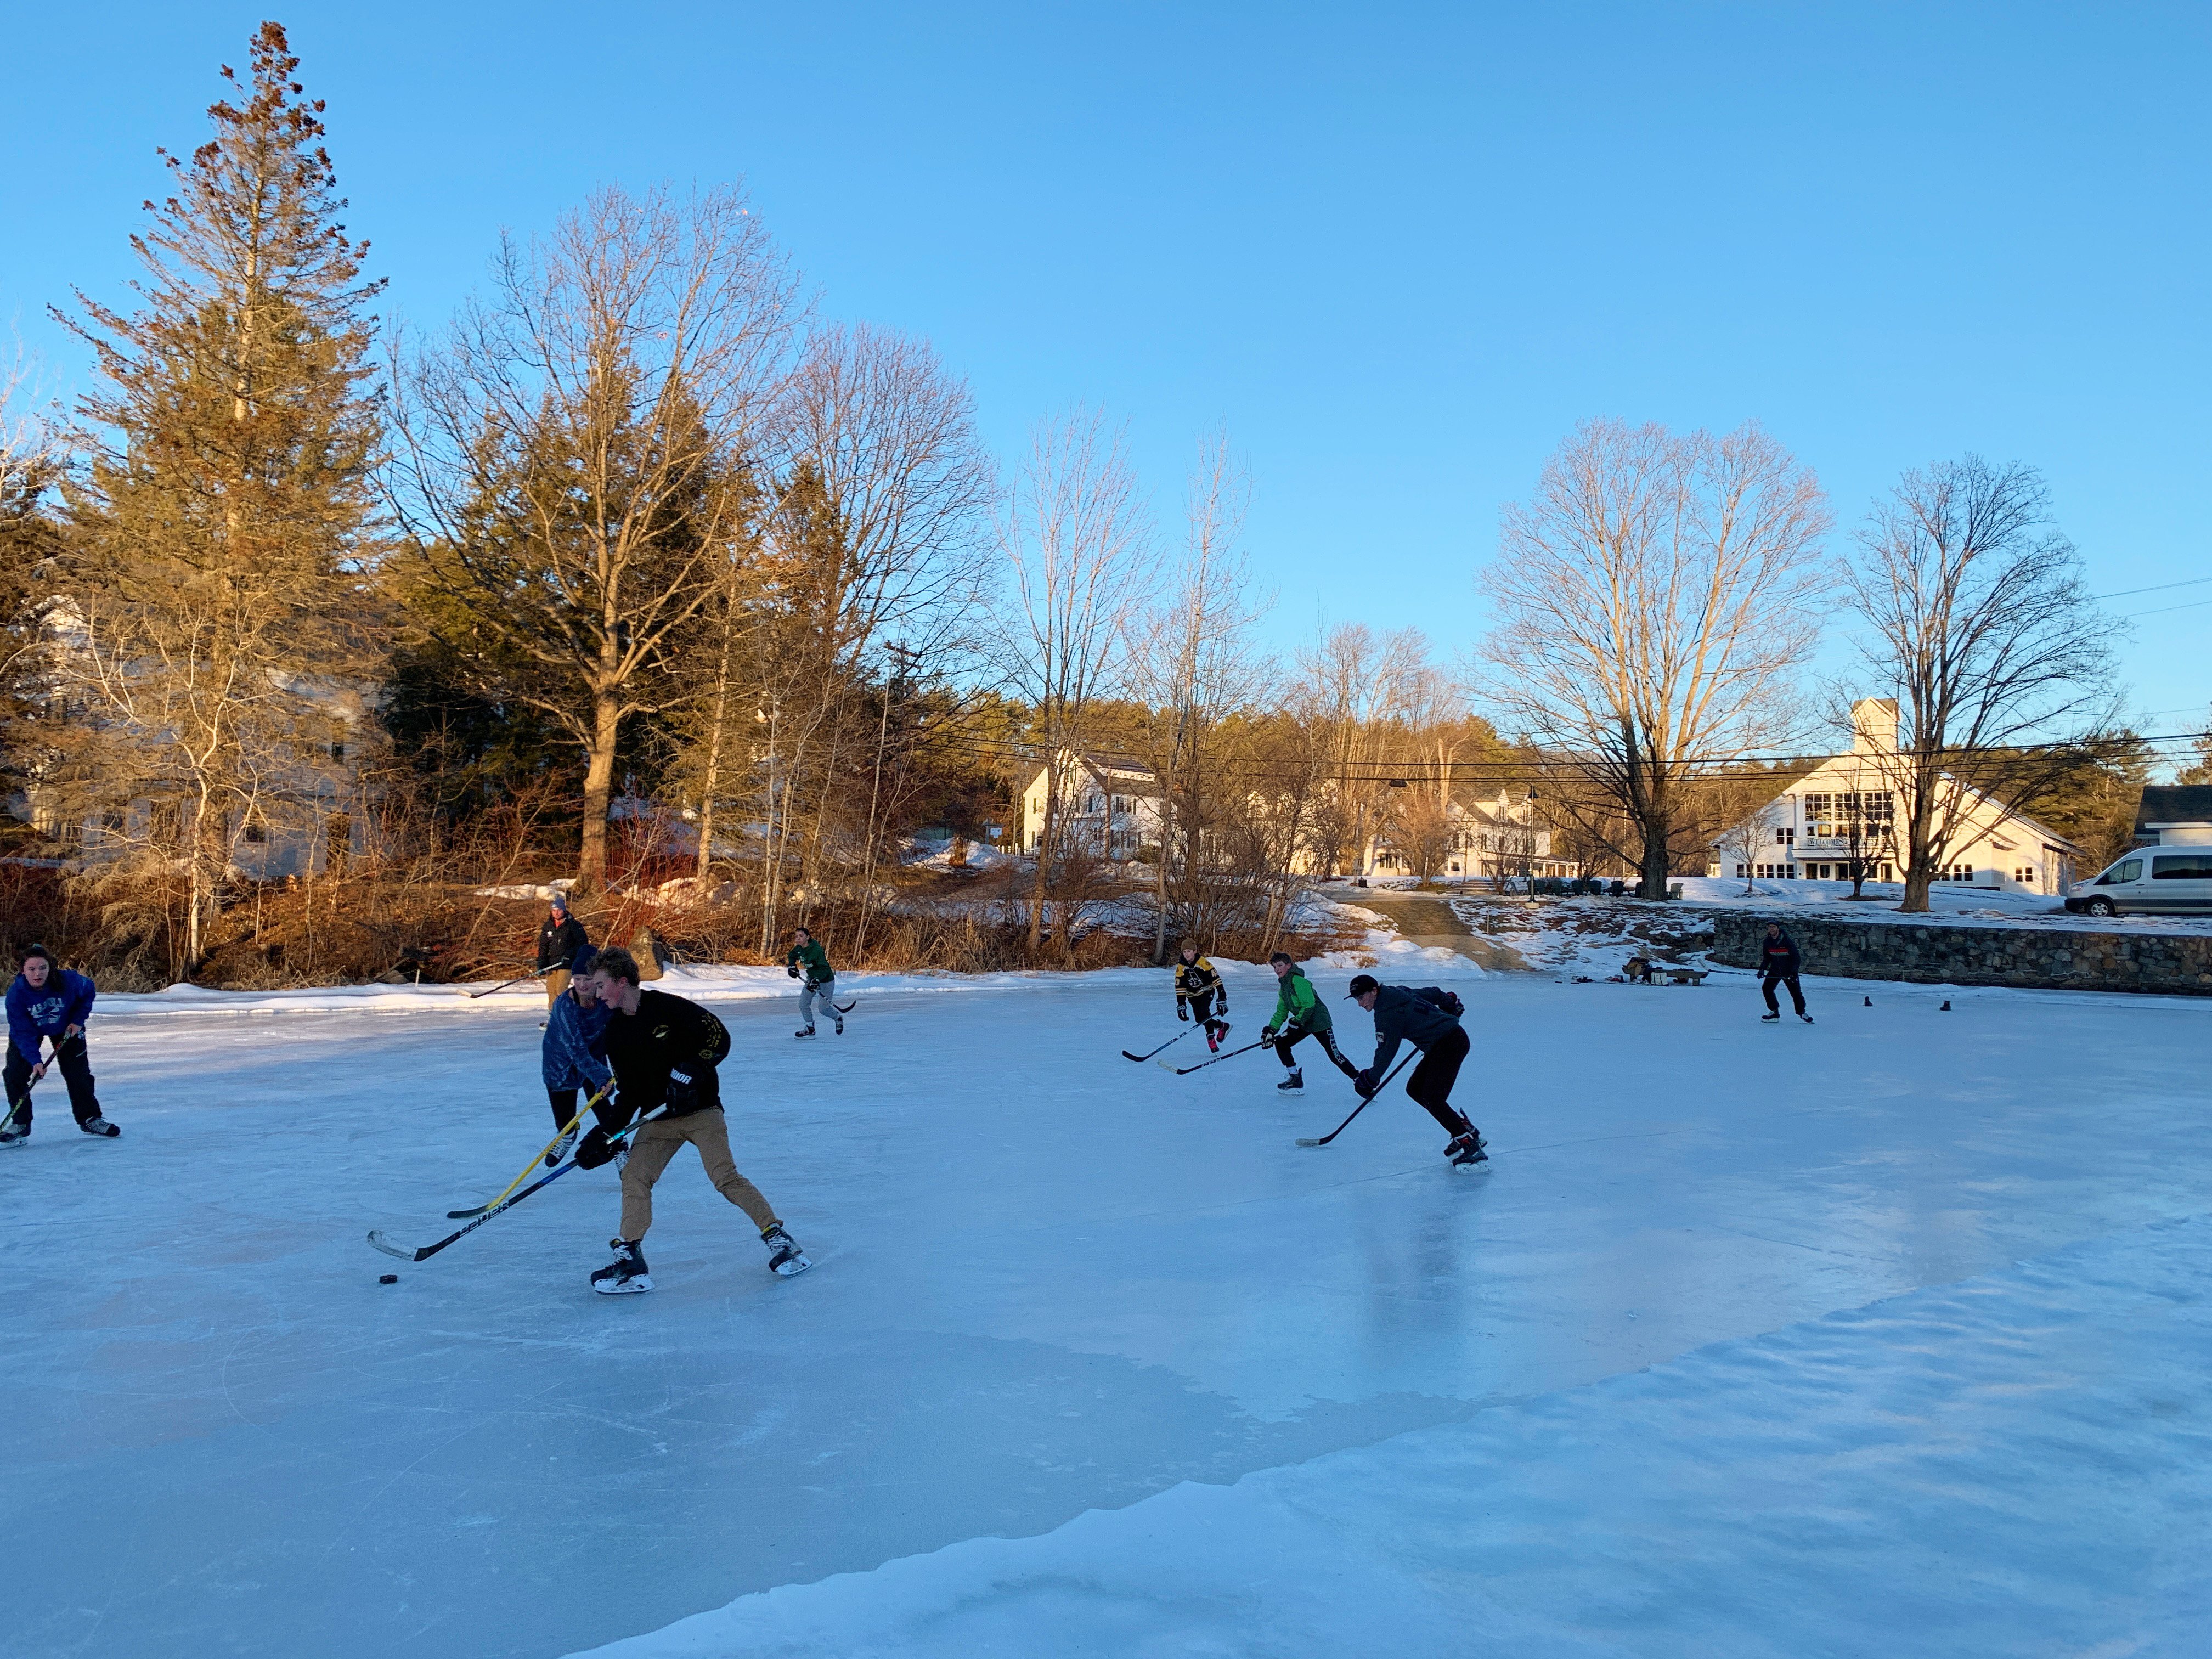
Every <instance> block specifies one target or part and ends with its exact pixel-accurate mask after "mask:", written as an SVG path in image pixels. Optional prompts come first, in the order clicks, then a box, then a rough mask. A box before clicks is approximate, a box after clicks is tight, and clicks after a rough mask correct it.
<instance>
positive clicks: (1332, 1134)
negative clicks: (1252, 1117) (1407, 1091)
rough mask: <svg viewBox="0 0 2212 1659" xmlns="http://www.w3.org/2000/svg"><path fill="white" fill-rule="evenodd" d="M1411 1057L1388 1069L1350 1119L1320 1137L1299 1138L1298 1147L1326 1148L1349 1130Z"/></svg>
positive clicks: (1353, 1110)
mask: <svg viewBox="0 0 2212 1659" xmlns="http://www.w3.org/2000/svg"><path fill="white" fill-rule="evenodd" d="M1415 1052H1416V1053H1418V1052H1419V1050H1416V1051H1415ZM1412 1063H1413V1055H1412V1054H1407V1056H1406V1058H1405V1059H1403V1060H1400V1061H1399V1062H1398V1063H1397V1064H1396V1065H1395V1066H1392V1067H1391V1068H1390V1076H1389V1077H1386V1078H1384V1079H1383V1080H1382V1081H1381V1082H1380V1083H1378V1084H1376V1085H1375V1092H1374V1093H1372V1094H1370V1095H1366V1096H1363V1097H1361V1099H1360V1102H1359V1104H1358V1105H1357V1106H1355V1107H1353V1108H1352V1117H1358V1115H1360V1114H1361V1113H1362V1112H1364V1111H1365V1110H1366V1109H1368V1108H1369V1107H1370V1106H1372V1105H1373V1104H1374V1103H1376V1101H1377V1100H1378V1099H1380V1098H1381V1097H1382V1094H1383V1091H1384V1090H1385V1089H1387V1088H1389V1086H1390V1081H1391V1079H1392V1078H1395V1077H1396V1076H1397V1075H1398V1073H1401V1072H1402V1071H1404V1070H1405V1069H1406V1067H1407V1066H1409V1065H1411V1064H1412ZM1352 1117H1347V1118H1346V1119H1345V1120H1344V1121H1343V1122H1341V1123H1340V1124H1338V1125H1337V1126H1336V1127H1334V1129H1331V1130H1330V1131H1329V1132H1328V1133H1327V1134H1325V1135H1321V1136H1319V1137H1317V1138H1316V1139H1311V1140H1308V1139H1305V1138H1304V1137H1303V1136H1301V1137H1300V1138H1299V1140H1298V1145H1299V1146H1328V1143H1329V1142H1330V1141H1332V1140H1334V1139H1336V1138H1337V1137H1338V1136H1339V1135H1340V1134H1342V1133H1344V1132H1345V1131H1346V1129H1349V1128H1350V1127H1352Z"/></svg>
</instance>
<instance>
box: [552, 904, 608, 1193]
mask: <svg viewBox="0 0 2212 1659" xmlns="http://www.w3.org/2000/svg"><path fill="white" fill-rule="evenodd" d="M598 961H599V951H598V949H597V948H596V947H595V946H592V945H583V946H581V947H580V948H579V949H578V951H576V954H575V956H574V958H573V959H572V960H571V962H570V963H569V971H570V972H571V973H572V974H574V979H572V980H571V981H569V984H568V988H567V989H566V990H564V991H562V994H560V995H559V996H557V997H555V998H554V999H553V1006H552V1007H551V1009H550V1010H549V1011H548V1012H547V1013H546V1016H545V1042H544V1050H543V1064H544V1070H545V1098H546V1100H547V1101H548V1102H549V1103H550V1104H551V1105H552V1108H553V1127H555V1128H556V1129H567V1128H568V1121H569V1119H571V1118H573V1117H574V1116H575V1115H576V1091H577V1090H579V1089H588V1090H590V1091H592V1093H593V1094H597V1093H598V1092H599V1091H600V1090H602V1089H604V1088H605V1087H606V1086H607V1079H609V1078H611V1077H612V1076H613V1075H614V1073H612V1072H611V1071H610V1070H609V1069H608V1067H607V1063H606V1061H605V1060H602V1059H600V1058H599V1055H598V1054H594V1053H593V1052H592V1049H593V1048H594V1046H595V1045H597V1044H598V1043H599V1040H600V1038H601V1036H603V1034H604V1033H605V1030H606V1029H607V1020H608V1018H609V1015H608V1012H607V1010H606V1008H605V1006H603V1005H602V1004H601V1003H600V1001H599V994H598V993H597V992H596V991H595V990H593V988H592V967H593V965H594V964H595V963H597V962H598ZM575 1144H576V1131H575V1130H574V1129H568V1133H566V1134H564V1135H562V1137H561V1139H560V1140H559V1141H558V1142H556V1144H555V1146H553V1148H552V1150H551V1151H550V1152H547V1153H546V1154H545V1167H546V1168H548V1169H549V1170H550V1169H551V1168H552V1167H553V1166H554V1165H555V1164H558V1163H559V1162H560V1161H561V1160H562V1158H566V1157H568V1150H569V1148H570V1147H572V1146H574V1145H575Z"/></svg>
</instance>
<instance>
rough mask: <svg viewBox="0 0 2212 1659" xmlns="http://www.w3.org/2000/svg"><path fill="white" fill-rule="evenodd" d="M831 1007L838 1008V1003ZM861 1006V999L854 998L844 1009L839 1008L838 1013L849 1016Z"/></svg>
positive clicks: (832, 1004)
mask: <svg viewBox="0 0 2212 1659" xmlns="http://www.w3.org/2000/svg"><path fill="white" fill-rule="evenodd" d="M829 1006H831V1007H832V1008H837V1005H836V1003H834V1002H833V1003H831V1004H830V1005H829ZM859 1006H860V998H858V997H854V999H853V1000H851V1001H850V1002H848V1003H847V1004H846V1005H845V1006H843V1007H842V1008H837V1012H839V1013H841V1014H849V1013H851V1012H853V1010H854V1009H855V1008H857V1007H859Z"/></svg>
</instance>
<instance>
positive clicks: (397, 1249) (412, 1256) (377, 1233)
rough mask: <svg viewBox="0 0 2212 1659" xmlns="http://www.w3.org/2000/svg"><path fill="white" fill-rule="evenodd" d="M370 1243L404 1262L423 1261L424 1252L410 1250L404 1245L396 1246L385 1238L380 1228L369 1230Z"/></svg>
mask: <svg viewBox="0 0 2212 1659" xmlns="http://www.w3.org/2000/svg"><path fill="white" fill-rule="evenodd" d="M368 1242H369V1243H370V1244H371V1245H372V1246H374V1248H375V1249H380V1250H381V1251H383V1252H384V1253H385V1255H396V1256H398V1258H399V1259H400V1260H401V1261H421V1260H422V1251H420V1250H410V1249H406V1248H405V1247H404V1246H403V1245H398V1244H394V1243H392V1241H391V1240H390V1239H389V1238H387V1237H385V1235H384V1231H383V1229H381V1228H380V1227H372V1228H370V1229H369V1230H368Z"/></svg>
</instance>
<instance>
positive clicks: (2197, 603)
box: [2122, 599, 2212, 617]
mask: <svg viewBox="0 0 2212 1659" xmlns="http://www.w3.org/2000/svg"><path fill="white" fill-rule="evenodd" d="M2204 605H2212V599H2191V601H2190V602H2189V603H2188V604H2187V605H2160V606H2159V607H2158V609H2156V610H2155V611H2125V612H2123V613H2122V614H2123V615H2124V616H2129V617H2163V616H2164V615H2166V612H2167V611H2195V610H2197V609H2199V608H2200V607H2202V606H2204Z"/></svg>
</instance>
